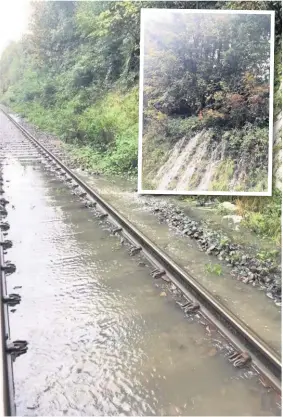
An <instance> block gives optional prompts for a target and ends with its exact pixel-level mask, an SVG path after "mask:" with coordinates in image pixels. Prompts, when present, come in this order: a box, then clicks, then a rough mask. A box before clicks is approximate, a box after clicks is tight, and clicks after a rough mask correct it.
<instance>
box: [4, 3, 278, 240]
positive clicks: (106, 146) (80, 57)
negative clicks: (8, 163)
mask: <svg viewBox="0 0 283 417" xmlns="http://www.w3.org/2000/svg"><path fill="white" fill-rule="evenodd" d="M195 6H196V2H71V1H70V2H38V3H36V4H35V5H34V13H33V15H32V16H31V30H32V33H31V34H26V35H25V36H24V37H23V39H22V41H20V42H14V43H12V44H11V45H10V46H9V47H8V48H7V49H6V51H5V52H4V53H3V55H2V57H1V61H0V85H1V102H2V103H4V104H6V105H7V106H8V107H9V108H11V109H13V110H14V111H16V112H18V113H19V114H21V115H23V116H25V117H26V119H27V120H29V121H30V122H32V123H33V124H35V125H36V126H38V127H39V128H40V129H42V130H44V131H47V132H51V133H54V134H56V135H57V136H59V137H60V138H61V139H63V140H64V141H65V142H66V143H67V144H69V145H70V146H72V147H73V153H74V154H75V157H76V158H77V159H79V160H80V162H81V163H82V164H84V165H85V166H86V167H88V168H89V169H91V170H93V171H99V172H109V173H117V174H123V175H124V174H131V175H136V173H137V134H138V76H139V33H140V28H139V13H140V8H141V7H168V8H180V7H181V8H195ZM198 7H199V8H241V9H246V8H255V9H260V8H263V9H265V8H266V9H272V8H275V9H277V12H276V13H277V18H276V19H277V23H276V28H277V29H276V30H277V32H278V33H277V35H278V36H277V53H276V74H277V75H276V83H275V90H276V101H275V105H276V108H277V109H280V107H281V104H280V103H281V90H280V88H279V87H280V84H281V82H282V74H281V72H282V69H280V65H281V60H280V58H279V57H280V54H281V48H280V39H281V33H280V27H281V25H280V19H281V14H280V10H279V9H280V7H281V6H280V4H279V3H276V2H274V3H273V2H253V3H252V2H247V3H245V2H238V3H233V2H219V3H217V2H199V4H198ZM186 122H187V121H186ZM171 128H172V126H171ZM175 128H176V126H174V129H175ZM177 128H179V129H182V125H181V124H178V127H177ZM161 156H162V155H156V157H157V158H160V157H161ZM240 201H242V203H243V205H244V207H245V210H249V209H250V208H251V209H252V210H254V207H253V205H252V204H251V205H250V203H249V202H250V200H249V199H245V198H242V199H240ZM268 201H270V205H272V206H273V201H274V207H276V209H274V210H272V219H273V221H274V224H276V225H278V224H280V216H281V213H280V211H279V209H278V205H277V203H275V201H277V199H276V200H275V199H274V198H271V199H269V200H268ZM258 213H259V216H263V215H264V216H265V214H263V207H262V206H259V207H258ZM265 219H266V220H267V219H268V215H266V217H265V218H264V219H263V220H262V218H261V220H260V221H257V222H255V223H256V224H257V226H256V227H255V229H258V231H260V230H261V229H262V222H265ZM266 230H267V234H268V231H270V228H269V227H266ZM276 230H278V227H277V226H276ZM273 234H274V229H272V231H270V232H269V235H270V236H273Z"/></svg>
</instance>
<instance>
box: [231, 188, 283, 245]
mask: <svg viewBox="0 0 283 417" xmlns="http://www.w3.org/2000/svg"><path fill="white" fill-rule="evenodd" d="M236 205H237V208H238V213H239V214H240V215H243V216H244V223H245V225H246V226H247V227H249V228H250V229H251V230H253V231H254V232H255V233H257V234H258V235H259V236H261V237H269V238H271V239H272V240H274V242H275V243H276V244H278V245H280V244H281V215H282V193H281V191H279V190H273V195H272V197H245V198H238V199H237V200H236Z"/></svg>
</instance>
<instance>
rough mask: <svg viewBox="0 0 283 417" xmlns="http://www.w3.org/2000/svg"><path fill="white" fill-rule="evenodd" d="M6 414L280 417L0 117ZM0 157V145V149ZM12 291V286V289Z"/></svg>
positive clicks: (262, 391) (214, 339)
mask: <svg viewBox="0 0 283 417" xmlns="http://www.w3.org/2000/svg"><path fill="white" fill-rule="evenodd" d="M0 125H1V129H0V130H1V131H0V146H2V148H3V149H2V154H4V155H5V160H4V166H3V167H4V170H3V172H4V187H5V195H4V196H5V197H6V198H7V199H8V200H9V201H10V204H9V205H8V207H7V208H8V212H9V214H8V217H7V221H8V222H9V223H10V226H11V229H10V231H9V235H8V238H9V239H11V240H12V241H13V248H12V249H9V251H8V255H6V259H9V260H10V261H11V262H13V263H15V264H16V266H17V271H16V273H14V274H13V275H11V276H9V277H8V278H7V281H8V282H7V285H8V290H9V292H19V293H20V294H21V296H22V302H21V304H20V305H19V306H17V307H16V311H15V312H13V313H12V312H11V314H10V326H11V336H12V339H26V340H28V342H29V350H28V352H27V353H26V354H25V355H23V356H21V357H19V358H17V360H16V362H15V363H14V375H15V389H16V405H17V414H18V415H24V416H42V415H46V416H59V415H72V416H84V415H85V416H89V415H93V416H95V415H98V416H99V415H280V409H279V405H278V402H279V398H278V396H277V395H276V394H275V393H274V392H273V391H269V390H268V389H266V388H264V386H263V385H261V384H260V383H259V381H258V379H257V378H256V377H255V376H253V375H252V374H251V373H250V372H248V371H243V370H236V369H235V368H233V366H232V365H231V364H229V363H228V361H227V358H225V356H224V354H223V351H221V349H220V348H219V346H220V344H219V338H218V336H217V334H215V333H214V332H210V331H207V328H206V327H205V326H202V325H200V324H199V322H198V321H197V320H196V319H194V320H192V319H189V318H186V317H185V316H184V313H183V312H182V311H181V309H180V308H179V306H178V305H177V304H176V302H175V300H174V299H173V297H172V296H171V295H170V293H169V292H164V290H163V289H162V288H161V284H160V283H159V280H156V281H154V280H153V279H152V278H151V276H150V274H149V272H150V270H149V268H147V267H145V266H142V265H139V262H138V259H136V257H130V256H129V255H128V252H127V250H126V248H125V247H124V246H123V245H122V244H121V242H120V241H119V239H118V238H117V237H116V236H113V235H111V234H110V232H109V230H108V227H107V224H106V223H104V222H103V221H100V220H99V219H98V218H96V217H95V216H94V214H93V213H92V212H91V211H90V210H87V209H82V208H81V202H80V201H79V199H78V197H77V196H74V195H72V194H71V192H70V190H69V189H68V188H67V187H66V185H64V184H63V183H62V182H61V181H60V180H59V179H57V178H56V177H55V175H54V174H50V173H49V171H48V170H46V169H44V167H43V165H42V164H41V163H40V158H38V156H37V154H36V152H35V150H34V148H33V147H32V146H31V145H30V146H29V145H28V142H27V141H26V139H24V138H23V137H22V136H21V134H20V133H19V132H18V131H17V129H16V128H15V127H14V126H13V125H11V123H10V122H9V121H8V120H7V119H6V118H5V117H4V116H2V115H0ZM0 151H1V149H0ZM16 287H21V288H16Z"/></svg>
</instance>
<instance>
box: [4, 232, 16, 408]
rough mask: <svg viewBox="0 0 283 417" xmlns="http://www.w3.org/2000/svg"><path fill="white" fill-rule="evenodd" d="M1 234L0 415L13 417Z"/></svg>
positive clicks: (12, 392)
mask: <svg viewBox="0 0 283 417" xmlns="http://www.w3.org/2000/svg"><path fill="white" fill-rule="evenodd" d="M3 242H4V239H3V234H2V232H1V231H0V277H1V283H0V296H1V301H2V302H1V306H0V322H1V341H0V355H1V357H2V361H0V375H1V376H0V384H1V385H0V400H1V401H0V415H1V416H15V415H16V406H15V402H14V375H13V359H12V355H11V354H10V353H8V352H7V349H6V343H7V341H8V340H9V339H10V325H9V311H8V305H7V304H6V303H4V302H3V299H4V297H7V295H8V294H7V285H6V274H5V271H4V270H3V269H2V267H4V265H5V262H4V250H3V245H2V244H3Z"/></svg>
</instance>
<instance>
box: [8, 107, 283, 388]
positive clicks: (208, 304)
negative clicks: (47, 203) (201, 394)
mask: <svg viewBox="0 0 283 417" xmlns="http://www.w3.org/2000/svg"><path fill="white" fill-rule="evenodd" d="M1 110H2V112H3V113H4V114H5V115H6V116H7V118H8V119H9V120H10V121H11V122H12V123H13V124H14V125H15V126H16V127H17V128H18V129H19V130H20V131H21V132H22V134H23V135H24V136H25V137H26V138H27V139H29V140H30V141H31V142H32V143H33V144H34V145H35V146H36V147H37V148H38V149H39V150H40V152H41V153H43V154H45V155H46V156H48V157H49V158H51V159H52V160H53V161H55V162H56V163H57V164H58V165H59V167H60V168H61V169H62V170H63V171H65V172H66V173H67V174H68V175H69V176H70V177H71V178H72V179H73V180H74V181H75V182H76V183H77V184H78V185H79V186H80V187H81V188H82V189H83V190H84V191H85V192H86V193H87V194H88V196H89V197H91V198H92V199H93V200H94V201H95V202H96V203H97V206H98V207H99V208H100V209H102V212H104V213H106V214H107V216H108V219H109V220H111V221H112V223H114V225H116V226H117V227H119V228H121V229H122V230H121V233H122V234H123V235H124V236H125V237H126V238H127V239H128V240H129V241H130V242H132V243H133V244H134V245H136V246H138V247H140V248H141V251H142V252H143V254H144V255H145V256H146V257H147V258H149V260H150V261H151V262H152V263H153V264H154V265H156V266H157V267H158V268H159V269H161V270H163V271H165V273H166V275H167V276H168V277H169V278H170V279H171V280H172V282H174V283H175V285H177V286H178V287H179V288H180V289H181V291H182V292H183V293H184V295H185V296H187V297H188V298H190V299H191V300H193V301H197V302H199V303H200V306H201V309H200V313H201V314H203V316H205V317H206V318H207V319H208V320H209V321H210V322H212V323H213V324H214V325H215V326H216V327H217V328H218V330H219V331H220V333H221V334H223V335H224V336H225V337H226V338H227V339H228V340H229V341H230V342H231V343H232V345H234V347H236V348H237V349H238V350H240V351H242V352H243V351H245V352H247V353H248V354H249V355H250V357H251V359H252V367H253V368H254V369H255V370H256V371H257V372H259V373H260V374H263V375H264V376H265V377H266V378H267V379H268V380H269V383H270V384H271V385H272V386H273V387H274V388H275V389H276V390H277V391H280V392H281V358H280V356H279V354H278V353H277V352H276V351H275V350H274V349H273V348H272V347H270V346H268V344H267V343H266V342H264V341H263V340H262V339H261V338H260V337H259V336H258V335H257V334H256V333H255V332H254V331H253V330H252V329H251V328H249V327H248V326H247V325H246V324H245V323H243V321H242V320H241V319H239V318H238V317H237V316H236V315H235V314H233V313H232V312H231V311H230V310H229V309H228V308H226V307H225V306H224V305H222V304H221V303H220V302H219V301H218V300H217V299H216V298H215V297H214V296H213V295H212V294H211V293H210V292H209V291H207V290H206V289H205V288H204V287H203V286H202V285H201V284H200V283H199V282H197V280H196V279H195V278H194V277H193V276H192V275H191V274H190V273H188V272H186V271H184V270H183V269H182V268H181V267H180V266H179V265H178V264H177V263H176V262H175V261H173V260H172V259H171V258H170V257H169V256H168V255H167V254H166V253H165V252H163V251H162V250H161V249H160V248H158V247H157V246H156V245H155V244H154V243H153V242H152V241H151V240H150V239H148V237H146V236H145V235H144V234H143V233H142V232H141V231H140V230H138V229H137V228H136V227H135V226H134V225H133V224H131V223H130V222H129V221H128V220H127V219H126V218H125V217H124V216H122V215H121V214H120V213H119V212H118V211H117V210H116V209H115V208H114V207H113V206H112V205H110V204H109V203H108V202H107V201H105V200H104V199H103V198H102V197H101V196H100V195H98V194H97V193H96V192H95V191H94V190H93V189H92V188H90V186H89V185H87V184H86V183H85V182H84V181H82V180H81V179H80V178H79V177H78V176H77V175H76V174H75V173H74V172H73V171H72V170H71V169H69V168H68V167H67V166H66V165H65V164H64V163H63V162H62V161H60V160H59V159H58V158H57V157H56V156H55V155H53V153H52V152H50V151H49V150H48V149H47V148H46V147H45V146H44V145H43V144H42V143H41V142H39V141H38V140H37V139H36V138H35V137H34V136H33V135H32V134H31V133H29V132H28V131H27V130H26V129H25V128H23V127H22V126H21V125H20V124H19V123H17V122H16V121H15V120H14V119H13V117H11V116H10V115H9V114H8V113H7V112H6V111H4V110H3V109H1Z"/></svg>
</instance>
